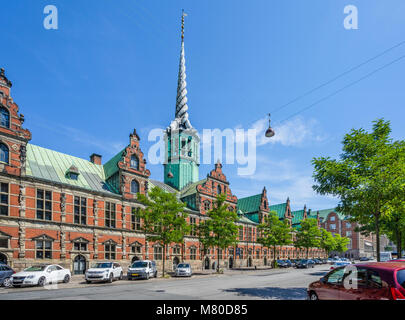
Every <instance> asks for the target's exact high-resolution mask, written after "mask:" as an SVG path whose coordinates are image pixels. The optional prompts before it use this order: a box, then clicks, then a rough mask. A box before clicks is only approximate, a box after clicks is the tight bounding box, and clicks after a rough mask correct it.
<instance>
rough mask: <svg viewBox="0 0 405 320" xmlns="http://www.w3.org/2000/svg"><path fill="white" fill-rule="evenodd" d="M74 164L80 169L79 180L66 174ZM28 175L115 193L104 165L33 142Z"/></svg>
mask: <svg viewBox="0 0 405 320" xmlns="http://www.w3.org/2000/svg"><path fill="white" fill-rule="evenodd" d="M72 165H73V166H74V167H76V168H77V169H78V172H79V176H78V178H77V180H74V179H70V178H68V176H67V175H66V173H67V171H68V170H69V168H71V167H72ZM26 175H27V176H31V177H34V178H39V179H44V180H48V181H52V182H56V183H64V184H68V185H71V186H75V187H80V188H84V189H88V190H92V191H98V192H107V193H114V191H113V188H112V187H110V186H109V185H108V184H107V183H106V182H105V175H104V168H103V166H102V165H97V164H94V163H92V162H90V161H88V160H84V159H81V158H77V157H74V156H71V155H67V154H64V153H61V152H57V151H53V150H50V149H46V148H42V147H39V146H36V145H33V144H27V165H26Z"/></svg>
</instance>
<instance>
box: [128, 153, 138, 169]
mask: <svg viewBox="0 0 405 320" xmlns="http://www.w3.org/2000/svg"><path fill="white" fill-rule="evenodd" d="M130 165H131V168H132V169H136V170H139V159H138V157H137V156H136V155H134V154H133V155H132V156H131V164H130Z"/></svg>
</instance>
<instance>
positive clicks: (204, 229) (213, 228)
mask: <svg viewBox="0 0 405 320" xmlns="http://www.w3.org/2000/svg"><path fill="white" fill-rule="evenodd" d="M225 200H226V196H225V195H218V196H217V199H216V201H215V204H214V206H213V208H212V209H211V210H210V211H208V212H207V217H208V219H206V220H204V221H202V222H201V223H200V225H199V228H198V229H199V237H200V241H201V243H202V244H203V246H204V248H211V247H212V248H214V249H215V248H216V249H217V272H219V264H220V259H219V250H220V249H221V250H224V249H226V248H228V247H229V246H234V245H236V243H237V239H238V232H239V227H238V226H237V225H236V222H238V220H239V217H238V215H237V213H236V212H233V211H229V210H228V205H227V204H226V203H225Z"/></svg>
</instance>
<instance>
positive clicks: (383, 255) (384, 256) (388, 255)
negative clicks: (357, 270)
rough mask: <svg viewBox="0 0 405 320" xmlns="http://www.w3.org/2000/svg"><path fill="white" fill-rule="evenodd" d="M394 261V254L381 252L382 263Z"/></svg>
mask: <svg viewBox="0 0 405 320" xmlns="http://www.w3.org/2000/svg"><path fill="white" fill-rule="evenodd" d="M389 260H392V254H391V252H380V261H381V262H385V261H389Z"/></svg>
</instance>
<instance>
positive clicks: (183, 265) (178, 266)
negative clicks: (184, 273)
mask: <svg viewBox="0 0 405 320" xmlns="http://www.w3.org/2000/svg"><path fill="white" fill-rule="evenodd" d="M177 268H190V265H189V264H187V263H180V264H179V265H177Z"/></svg>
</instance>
